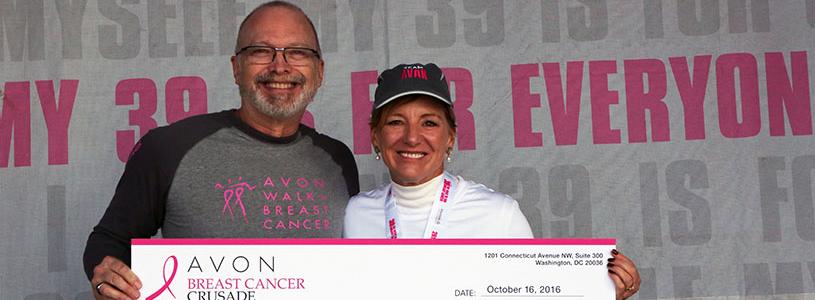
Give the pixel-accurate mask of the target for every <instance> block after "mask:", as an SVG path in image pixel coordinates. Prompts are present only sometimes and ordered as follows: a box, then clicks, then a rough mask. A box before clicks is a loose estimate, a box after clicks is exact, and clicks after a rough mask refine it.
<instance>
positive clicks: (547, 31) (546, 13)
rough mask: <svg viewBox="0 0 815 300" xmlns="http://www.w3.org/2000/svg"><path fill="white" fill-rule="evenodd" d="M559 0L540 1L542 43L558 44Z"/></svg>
mask: <svg viewBox="0 0 815 300" xmlns="http://www.w3.org/2000/svg"><path fill="white" fill-rule="evenodd" d="M558 1H560V0H541V26H542V28H541V37H542V38H543V42H544V43H557V42H560V5H559V4H558Z"/></svg>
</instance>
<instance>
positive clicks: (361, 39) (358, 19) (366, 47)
mask: <svg viewBox="0 0 815 300" xmlns="http://www.w3.org/2000/svg"><path fill="white" fill-rule="evenodd" d="M349 3H350V4H351V16H352V17H353V21H354V51H357V52H359V51H371V50H374V21H373V20H374V7H375V6H376V0H350V1H349ZM385 30H387V28H385Z"/></svg>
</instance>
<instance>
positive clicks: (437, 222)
mask: <svg viewBox="0 0 815 300" xmlns="http://www.w3.org/2000/svg"><path fill="white" fill-rule="evenodd" d="M456 185H457V183H456V179H455V178H453V176H451V175H450V174H447V172H444V176H442V182H441V186H440V187H439V191H438V192H437V193H436V197H435V198H434V199H439V200H436V201H433V207H431V208H430V215H429V216H428V219H427V226H425V229H424V238H426V239H428V238H429V239H435V238H436V237H437V236H438V234H439V231H441V230H442V229H444V227H446V226H447V219H446V218H444V215H443V214H444V212H445V211H447V212H448V213H449V210H450V202H451V201H447V200H448V198H449V197H450V195H451V194H452V195H455V193H456ZM385 222H386V223H385V224H386V225H387V228H388V232H387V237H388V238H391V239H395V238H398V237H399V236H401V235H402V231H401V229H400V228H399V208H398V207H397V206H396V201H394V200H393V188H390V189H389V190H388V196H387V197H385Z"/></svg>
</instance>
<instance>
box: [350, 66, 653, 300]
mask: <svg viewBox="0 0 815 300" xmlns="http://www.w3.org/2000/svg"><path fill="white" fill-rule="evenodd" d="M370 126H371V144H372V145H373V147H374V151H375V152H376V159H377V160H380V159H381V160H382V161H383V162H384V163H385V165H386V166H387V167H388V171H389V173H390V177H391V182H390V183H388V184H385V185H383V186H381V187H379V188H377V189H375V190H373V191H369V192H364V193H360V194H358V195H356V196H354V197H353V198H351V200H350V202H349V203H348V206H347V208H346V211H345V225H344V228H343V236H344V237H347V238H383V237H387V238H532V237H533V236H532V230H531V229H530V227H529V223H528V222H527V220H526V218H525V217H524V216H523V214H522V213H521V210H520V208H519V206H518V203H517V201H515V200H514V199H512V198H510V197H509V196H507V195H504V194H501V193H497V192H495V191H493V190H491V189H489V188H487V187H485V186H484V185H481V184H478V183H475V182H472V181H467V180H465V179H464V178H462V177H461V176H452V175H450V174H449V173H447V172H445V171H444V161H445V160H447V161H450V154H451V153H452V149H453V145H454V144H455V139H456V119H455V114H454V113H453V102H452V101H451V100H450V91H449V89H448V87H447V81H446V80H445V79H444V75H443V74H442V72H441V70H440V69H439V68H438V67H437V66H436V65H435V64H432V63H431V64H427V65H422V64H410V65H404V64H403V65H398V66H396V67H394V68H393V69H389V70H385V71H384V72H382V74H381V75H380V76H379V79H378V86H377V88H376V92H375V95H374V105H373V111H372V113H371V122H370ZM437 200H438V201H437ZM429 220H433V221H429ZM608 268H609V274H610V276H611V278H612V280H613V281H614V283H615V285H616V286H617V298H618V299H623V298H627V297H629V296H631V295H633V294H634V293H636V291H637V289H638V288H639V284H640V278H639V275H638V273H637V270H636V267H635V266H634V264H633V263H632V262H631V261H630V260H629V259H628V258H626V257H625V256H624V255H622V254H620V253H619V252H617V251H616V250H615V251H613V252H612V258H610V259H609V264H608Z"/></svg>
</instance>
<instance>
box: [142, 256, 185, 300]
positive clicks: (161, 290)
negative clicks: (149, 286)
mask: <svg viewBox="0 0 815 300" xmlns="http://www.w3.org/2000/svg"><path fill="white" fill-rule="evenodd" d="M170 259H172V260H173V265H172V267H173V271H172V272H173V273H172V274H170V278H169V279H168V278H167V273H166V271H167V262H169V261H170ZM176 271H178V259H177V258H176V257H175V255H170V257H167V259H166V260H164V266H163V267H162V268H161V277H162V278H164V285H163V286H161V288H159V289H158V291H156V292H155V293H153V294H151V295H150V296H147V298H145V300H153V299H156V298H157V297H158V296H161V294H162V293H164V291H167V292H170V295H172V296H173V298H175V294H173V291H172V290H171V289H170V284H171V283H172V282H173V278H175V273H176Z"/></svg>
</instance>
